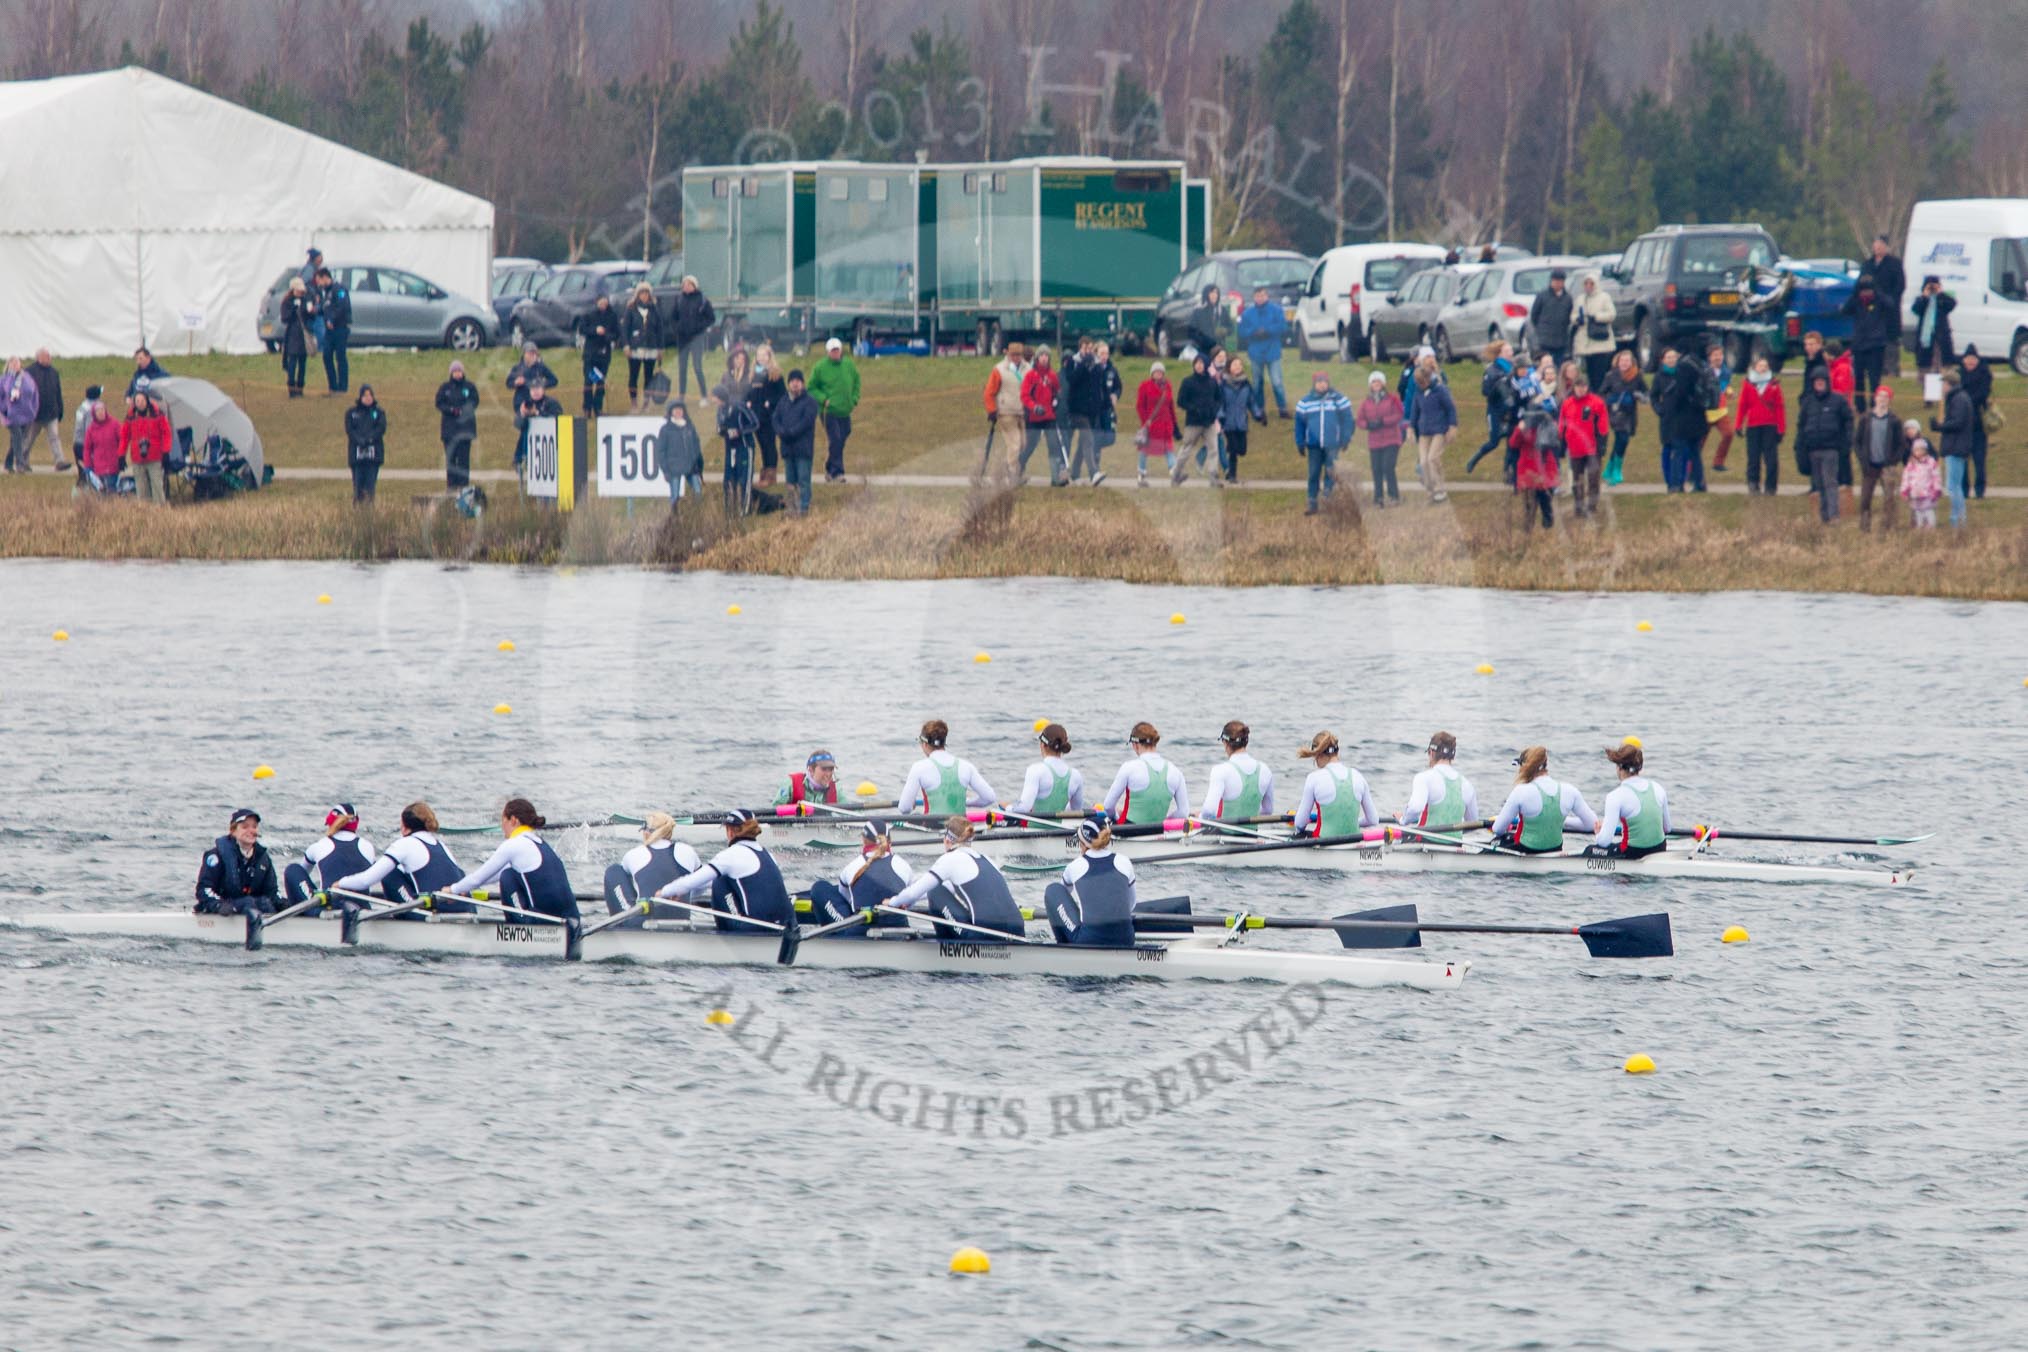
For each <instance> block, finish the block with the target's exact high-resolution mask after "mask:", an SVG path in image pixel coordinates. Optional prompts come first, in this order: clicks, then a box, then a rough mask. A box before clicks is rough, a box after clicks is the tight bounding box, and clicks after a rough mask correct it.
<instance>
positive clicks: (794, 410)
mask: <svg viewBox="0 0 2028 1352" xmlns="http://www.w3.org/2000/svg"><path fill="white" fill-rule="evenodd" d="M817 418H818V412H817V401H816V400H815V399H812V398H811V397H810V395H809V393H808V391H807V390H806V389H805V388H804V385H803V373H802V371H801V370H795V371H791V372H789V380H788V392H787V393H786V394H784V395H783V396H782V400H781V402H780V403H778V404H776V405H775V418H774V422H775V440H777V441H778V442H780V443H781V452H782V472H783V473H784V474H786V475H787V476H788V480H789V486H790V487H791V488H794V489H795V490H796V510H797V511H799V512H807V511H809V510H810V462H811V461H812V460H814V459H815V458H816V455H817Z"/></svg>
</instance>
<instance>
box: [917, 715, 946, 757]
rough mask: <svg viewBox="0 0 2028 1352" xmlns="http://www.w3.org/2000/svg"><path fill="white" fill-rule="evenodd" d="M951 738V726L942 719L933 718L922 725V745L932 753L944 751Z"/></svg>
mask: <svg viewBox="0 0 2028 1352" xmlns="http://www.w3.org/2000/svg"><path fill="white" fill-rule="evenodd" d="M950 736H951V725H950V724H948V723H946V722H944V720H943V719H941V718H932V719H931V720H930V721H929V722H927V723H925V724H923V725H922V744H923V745H924V746H926V747H928V748H929V749H930V750H932V751H942V750H943V749H944V743H945V742H946V741H949V740H950Z"/></svg>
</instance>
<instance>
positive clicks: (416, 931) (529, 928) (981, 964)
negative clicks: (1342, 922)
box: [0, 911, 1472, 991]
mask: <svg viewBox="0 0 2028 1352" xmlns="http://www.w3.org/2000/svg"><path fill="white" fill-rule="evenodd" d="M0 923H6V924H10V925H13V926H15V927H17V928H22V929H33V930H40V931H44V932H47V933H53V934H61V935H68V936H99V937H120V938H129V939H158V940H159V939H180V940H196V941H199V942H202V943H212V944H231V945H233V946H235V947H239V946H244V945H245V943H246V939H247V922H246V921H245V920H243V919H242V918H240V917H239V916H230V915H196V914H193V913H191V912H189V911H135V912H99V913H87V912H69V911H59V912H48V913H44V914H39V915H24V916H17V917H13V918H12V919H10V920H7V921H5V922H0ZM344 929H345V926H343V925H342V924H340V923H339V922H338V921H337V920H335V919H332V918H330V917H315V916H299V917H296V918H293V919H288V920H281V921H277V922H276V923H274V924H271V925H267V926H265V927H264V929H263V940H264V942H265V943H266V944H269V945H274V946H277V947H298V948H331V949H337V948H345V947H347V946H348V945H346V944H345V942H344V938H343V932H344ZM564 937H565V932H564V929H563V927H562V926H560V925H530V924H502V923H497V922H495V921H491V920H484V919H478V918H475V917H472V916H455V915H451V916H437V915H432V916H430V917H429V918H428V919H427V920H426V921H423V922H419V923H418V922H410V921H403V920H389V921H386V922H383V923H379V924H367V925H360V926H358V928H357V938H358V942H357V944H356V946H357V947H359V948H362V949H371V950H376V951H382V952H396V953H427V954H438V955H444V956H453V957H504V958H534V959H549V960H553V961H558V962H560V961H563V960H564V956H565V954H564ZM1227 937H1228V936H1224V935H1214V936H1204V937H1200V936H1197V935H1182V936H1179V937H1176V938H1167V939H1163V940H1160V941H1151V942H1146V943H1139V944H1135V945H1133V946H1132V947H1120V948H1099V947H1086V946H1082V945H1074V944H1051V943H1012V942H1010V943H996V942H993V941H991V940H984V941H978V942H973V941H970V940H962V941H950V940H943V939H938V938H936V937H934V936H932V935H928V934H918V933H907V934H903V933H898V932H897V933H894V935H893V937H888V932H877V933H876V934H875V935H873V936H869V937H865V938H860V939H820V940H817V941H814V942H811V943H808V944H805V945H804V946H803V947H802V948H801V949H800V950H799V951H798V954H797V957H796V965H797V966H798V967H824V968H834V969H838V970H842V971H883V972H940V973H966V974H971V975H989V976H1059V977H1152V978H1155V979H1158V980H1164V981H1186V980H1202V981H1281V982H1309V981H1319V982H1331V983H1334V984H1337V985H1344V986H1361V987H1368V988H1373V987H1382V986H1403V987H1408V988H1411V989H1414V990H1432V991H1433V990H1452V989H1455V988H1456V987H1457V986H1458V985H1459V984H1460V983H1461V982H1463V981H1464V979H1465V973H1466V972H1468V971H1470V970H1471V967H1472V965H1471V963H1469V962H1465V961H1451V962H1433V961H1432V962H1425V961H1416V960H1412V959H1405V958H1395V957H1383V956H1376V955H1374V954H1370V953H1359V952H1349V951H1343V950H1332V951H1319V952H1293V951H1289V950H1283V949H1264V948H1249V947H1247V946H1246V945H1245V943H1244V942H1243V941H1242V942H1232V943H1228V942H1225V940H1226V938H1227ZM779 948H780V940H779V938H778V937H777V936H775V935H771V934H757V935H749V934H726V933H722V932H720V931H719V930H717V929H715V928H712V927H710V926H705V925H692V924H689V923H687V922H684V921H649V922H647V923H646V924H645V925H644V926H643V927H642V928H640V929H608V930H603V931H601V932H599V933H597V934H589V935H586V936H585V939H584V952H583V956H584V958H585V959H586V960H587V961H598V960H604V961H631V962H643V963H656V964H702V965H709V966H734V967H773V966H775V964H776V955H777V951H778V949H779Z"/></svg>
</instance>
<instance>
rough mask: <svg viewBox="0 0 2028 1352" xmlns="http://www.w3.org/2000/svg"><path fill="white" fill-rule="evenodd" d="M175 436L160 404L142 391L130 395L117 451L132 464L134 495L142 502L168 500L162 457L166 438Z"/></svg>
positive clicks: (167, 447) (166, 480)
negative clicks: (130, 399)
mask: <svg viewBox="0 0 2028 1352" xmlns="http://www.w3.org/2000/svg"><path fill="white" fill-rule="evenodd" d="M175 435H176V432H175V429H174V428H172V427H171V426H170V425H169V414H168V413H167V412H166V411H165V410H164V409H163V407H162V406H161V405H160V404H158V403H156V402H155V401H154V400H153V399H151V398H150V397H148V396H147V395H145V394H137V395H135V396H134V397H133V399H132V401H131V402H130V403H129V406H128V410H127V418H126V421H125V422H122V423H121V424H120V454H121V455H123V456H125V457H126V458H127V463H128V464H129V465H132V466H133V467H134V494H135V496H136V497H138V498H140V499H141V501H143V502H159V503H162V504H164V505H166V504H167V503H168V501H169V474H168V471H167V470H166V469H164V468H163V466H162V458H163V457H164V456H166V455H168V454H169V439H170V438H171V437H173V436H175Z"/></svg>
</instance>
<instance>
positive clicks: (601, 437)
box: [594, 418, 669, 498]
mask: <svg viewBox="0 0 2028 1352" xmlns="http://www.w3.org/2000/svg"><path fill="white" fill-rule="evenodd" d="M661 426H662V419H660V418H600V419H599V421H598V434H597V435H598V457H599V458H598V464H597V465H596V466H595V467H594V468H595V469H596V470H597V472H598V485H599V487H598V494H599V496H600V497H602V498H666V497H668V496H669V483H668V481H667V480H666V479H664V478H663V477H662V461H661V456H660V455H659V453H658V452H657V451H656V446H655V437H656V433H657V432H658V431H659V430H660V429H661Z"/></svg>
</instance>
